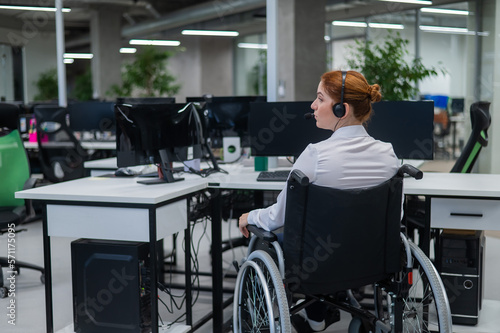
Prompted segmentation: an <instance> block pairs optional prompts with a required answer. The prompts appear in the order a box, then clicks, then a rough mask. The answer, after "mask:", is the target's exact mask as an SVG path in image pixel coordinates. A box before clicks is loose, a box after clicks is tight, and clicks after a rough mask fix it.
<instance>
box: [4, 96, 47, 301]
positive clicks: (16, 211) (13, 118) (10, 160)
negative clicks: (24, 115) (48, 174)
mask: <svg viewBox="0 0 500 333" xmlns="http://www.w3.org/2000/svg"><path fill="white" fill-rule="evenodd" d="M18 116H19V110H18V107H17V106H16V105H11V104H5V103H2V104H0V184H2V185H1V186H0V235H4V234H7V238H8V239H11V238H13V236H14V233H15V232H20V231H23V230H26V229H18V228H17V226H18V225H20V224H21V223H23V222H27V221H28V220H29V219H30V218H31V217H32V210H31V205H30V203H29V202H28V201H26V202H25V201H24V200H22V199H16V198H15V197H14V193H15V192H16V191H20V190H22V189H25V188H30V187H33V186H34V184H35V179H32V178H30V167H29V162H28V156H27V154H26V151H25V149H24V145H23V142H22V140H21V136H20V135H19V131H18V129H17V121H18ZM3 237H5V235H4V236H3ZM6 244H12V243H10V242H9V243H7V242H6ZM14 245H16V246H17V243H15V244H14ZM7 250H8V248H7V246H5V248H2V249H1V251H7ZM6 254H7V253H6ZM13 259H14V261H13ZM1 267H7V268H8V270H9V271H11V270H12V271H16V272H18V273H19V268H21V267H23V268H30V269H34V270H38V271H40V272H41V273H42V276H41V280H42V282H43V281H44V273H45V270H44V269H43V268H42V267H39V266H35V265H32V264H29V263H26V262H22V261H19V260H17V258H12V257H0V298H3V297H6V296H7V288H6V287H4V282H3V273H2V269H1Z"/></svg>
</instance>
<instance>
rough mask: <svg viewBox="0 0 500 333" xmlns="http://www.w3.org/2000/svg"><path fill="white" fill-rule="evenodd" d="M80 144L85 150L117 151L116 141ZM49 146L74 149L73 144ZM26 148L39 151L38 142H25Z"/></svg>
mask: <svg viewBox="0 0 500 333" xmlns="http://www.w3.org/2000/svg"><path fill="white" fill-rule="evenodd" d="M80 144H81V146H82V148H83V149H85V150H115V149H116V142H115V141H80ZM47 146H51V147H54V148H57V147H62V148H64V147H73V144H72V143H71V142H67V143H66V142H54V143H47ZM24 148H26V149H38V142H30V141H24Z"/></svg>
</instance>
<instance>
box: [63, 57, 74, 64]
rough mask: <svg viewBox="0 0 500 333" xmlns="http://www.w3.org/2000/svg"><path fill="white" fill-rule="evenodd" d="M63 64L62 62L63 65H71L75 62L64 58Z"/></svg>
mask: <svg viewBox="0 0 500 333" xmlns="http://www.w3.org/2000/svg"><path fill="white" fill-rule="evenodd" d="M63 62H64V63H65V64H72V63H74V62H75V59H72V58H65V59H64V60H63Z"/></svg>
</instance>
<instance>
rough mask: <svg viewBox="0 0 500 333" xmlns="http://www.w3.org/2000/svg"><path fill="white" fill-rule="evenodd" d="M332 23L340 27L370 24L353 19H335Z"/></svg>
mask: <svg viewBox="0 0 500 333" xmlns="http://www.w3.org/2000/svg"><path fill="white" fill-rule="evenodd" d="M332 24H333V25H335V26H339V27H358V28H366V27H367V26H368V25H367V24H366V23H365V22H353V21H333V22H332Z"/></svg>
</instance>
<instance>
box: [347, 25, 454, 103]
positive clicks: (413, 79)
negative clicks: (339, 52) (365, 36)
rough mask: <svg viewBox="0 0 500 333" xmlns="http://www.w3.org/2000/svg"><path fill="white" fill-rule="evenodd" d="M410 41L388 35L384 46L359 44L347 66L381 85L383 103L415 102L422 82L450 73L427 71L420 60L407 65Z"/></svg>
mask: <svg viewBox="0 0 500 333" xmlns="http://www.w3.org/2000/svg"><path fill="white" fill-rule="evenodd" d="M408 44H409V41H408V40H407V39H403V38H401V36H400V35H399V34H396V36H393V35H388V36H387V37H386V38H385V40H384V41H383V42H382V43H377V44H375V43H373V42H372V41H368V42H365V41H360V40H356V44H355V45H354V46H353V47H352V54H351V57H350V59H348V60H347V64H348V65H349V67H350V68H351V69H354V70H357V71H359V72H361V73H362V74H363V75H364V76H365V78H366V80H367V81H368V82H369V83H370V84H373V83H378V84H379V85H380V89H381V92H382V99H384V100H389V101H396V100H408V99H414V98H415V97H416V96H418V94H419V89H418V88H417V83H418V82H419V81H421V80H422V79H425V78H428V77H433V76H437V75H438V74H439V73H443V74H444V73H446V70H445V69H444V68H443V67H439V68H436V67H425V66H424V65H423V64H422V61H421V60H420V59H414V60H412V61H409V62H408V61H406V60H405V57H407V56H408V55H409V52H408Z"/></svg>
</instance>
